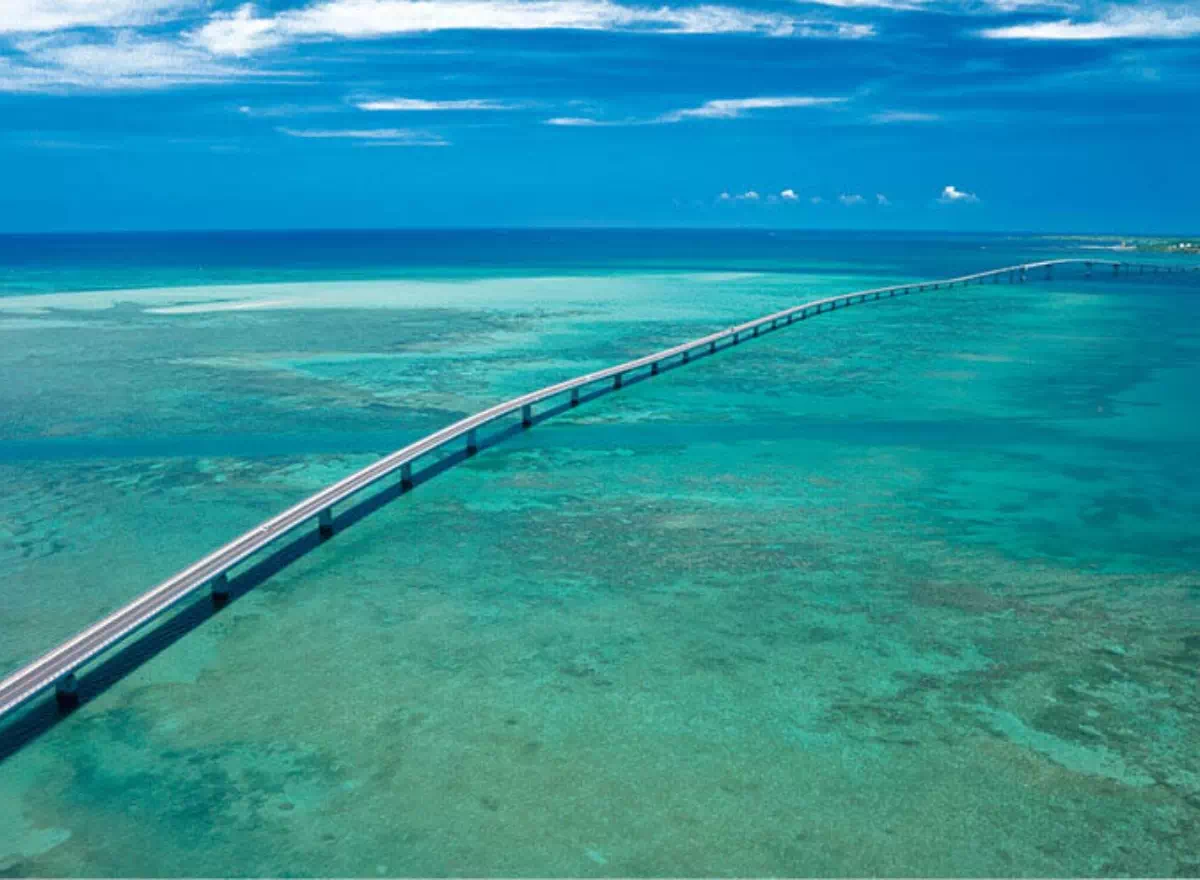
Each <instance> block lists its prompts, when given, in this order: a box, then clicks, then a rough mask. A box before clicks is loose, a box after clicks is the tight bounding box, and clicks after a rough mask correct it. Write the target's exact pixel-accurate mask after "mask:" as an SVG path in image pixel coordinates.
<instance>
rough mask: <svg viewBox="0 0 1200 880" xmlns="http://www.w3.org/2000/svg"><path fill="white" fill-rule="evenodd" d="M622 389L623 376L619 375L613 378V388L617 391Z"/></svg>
mask: <svg viewBox="0 0 1200 880" xmlns="http://www.w3.org/2000/svg"><path fill="white" fill-rule="evenodd" d="M620 387H621V374H620V373H617V375H615V376H613V388H614V389H617V388H620Z"/></svg>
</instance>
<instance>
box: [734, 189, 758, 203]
mask: <svg viewBox="0 0 1200 880" xmlns="http://www.w3.org/2000/svg"><path fill="white" fill-rule="evenodd" d="M738 198H739V199H741V200H742V201H743V202H757V201H758V199H759V195H758V193H756V192H755V191H754V190H752V189H748V190H746V191H745V192H744V193H742V194H741V195H740V196H738Z"/></svg>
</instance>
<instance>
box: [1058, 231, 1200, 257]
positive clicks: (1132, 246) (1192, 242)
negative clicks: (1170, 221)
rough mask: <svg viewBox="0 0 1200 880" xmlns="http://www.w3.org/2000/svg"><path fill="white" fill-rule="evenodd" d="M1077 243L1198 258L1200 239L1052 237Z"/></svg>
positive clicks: (1091, 236) (1111, 236)
mask: <svg viewBox="0 0 1200 880" xmlns="http://www.w3.org/2000/svg"><path fill="white" fill-rule="evenodd" d="M1053 237H1054V238H1059V239H1063V240H1066V241H1077V242H1080V243H1081V246H1082V247H1090V248H1094V249H1095V250H1111V251H1137V252H1139V253H1158V254H1166V253H1169V254H1185V255H1192V256H1200V238H1194V237H1189V236H1182V237H1181V236H1162V235H1155V236H1140V235H1139V236H1128V235H1063V236H1053Z"/></svg>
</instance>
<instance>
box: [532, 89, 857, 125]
mask: <svg viewBox="0 0 1200 880" xmlns="http://www.w3.org/2000/svg"><path fill="white" fill-rule="evenodd" d="M847 100H848V99H847V98H838V97H814V96H811V95H786V96H775V97H763V98H717V99H715V100H712V101H705V102H704V103H703V104H701V105H700V106H698V107H684V108H682V109H679V110H668V111H667V112H666V113H661V114H659V115H658V116H650V117H644V118H640V119H639V118H633V117H625V118H624V119H595V118H592V117H588V116H556V117H554V118H552V119H546V120H543V123H544V124H545V125H559V126H566V127H577V128H611V127H617V126H626V125H670V124H673V123H676V122H686V121H688V120H692V119H737V118H739V117H741V116H744V115H746V113H748V112H749V111H752V110H781V109H788V108H797V107H829V106H834V105H837V104H844V103H845V102H846V101H847Z"/></svg>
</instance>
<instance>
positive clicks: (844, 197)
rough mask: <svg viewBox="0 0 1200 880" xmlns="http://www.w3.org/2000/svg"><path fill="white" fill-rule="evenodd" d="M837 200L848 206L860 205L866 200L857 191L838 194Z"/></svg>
mask: <svg viewBox="0 0 1200 880" xmlns="http://www.w3.org/2000/svg"><path fill="white" fill-rule="evenodd" d="M838 201H839V202H841V203H842V204H843V205H846V206H847V207H849V206H853V205H861V204H863V203H864V202H866V199H864V198H863V197H862V196H860V195H859V194H858V193H842V194H841V195H840V196H838Z"/></svg>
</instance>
